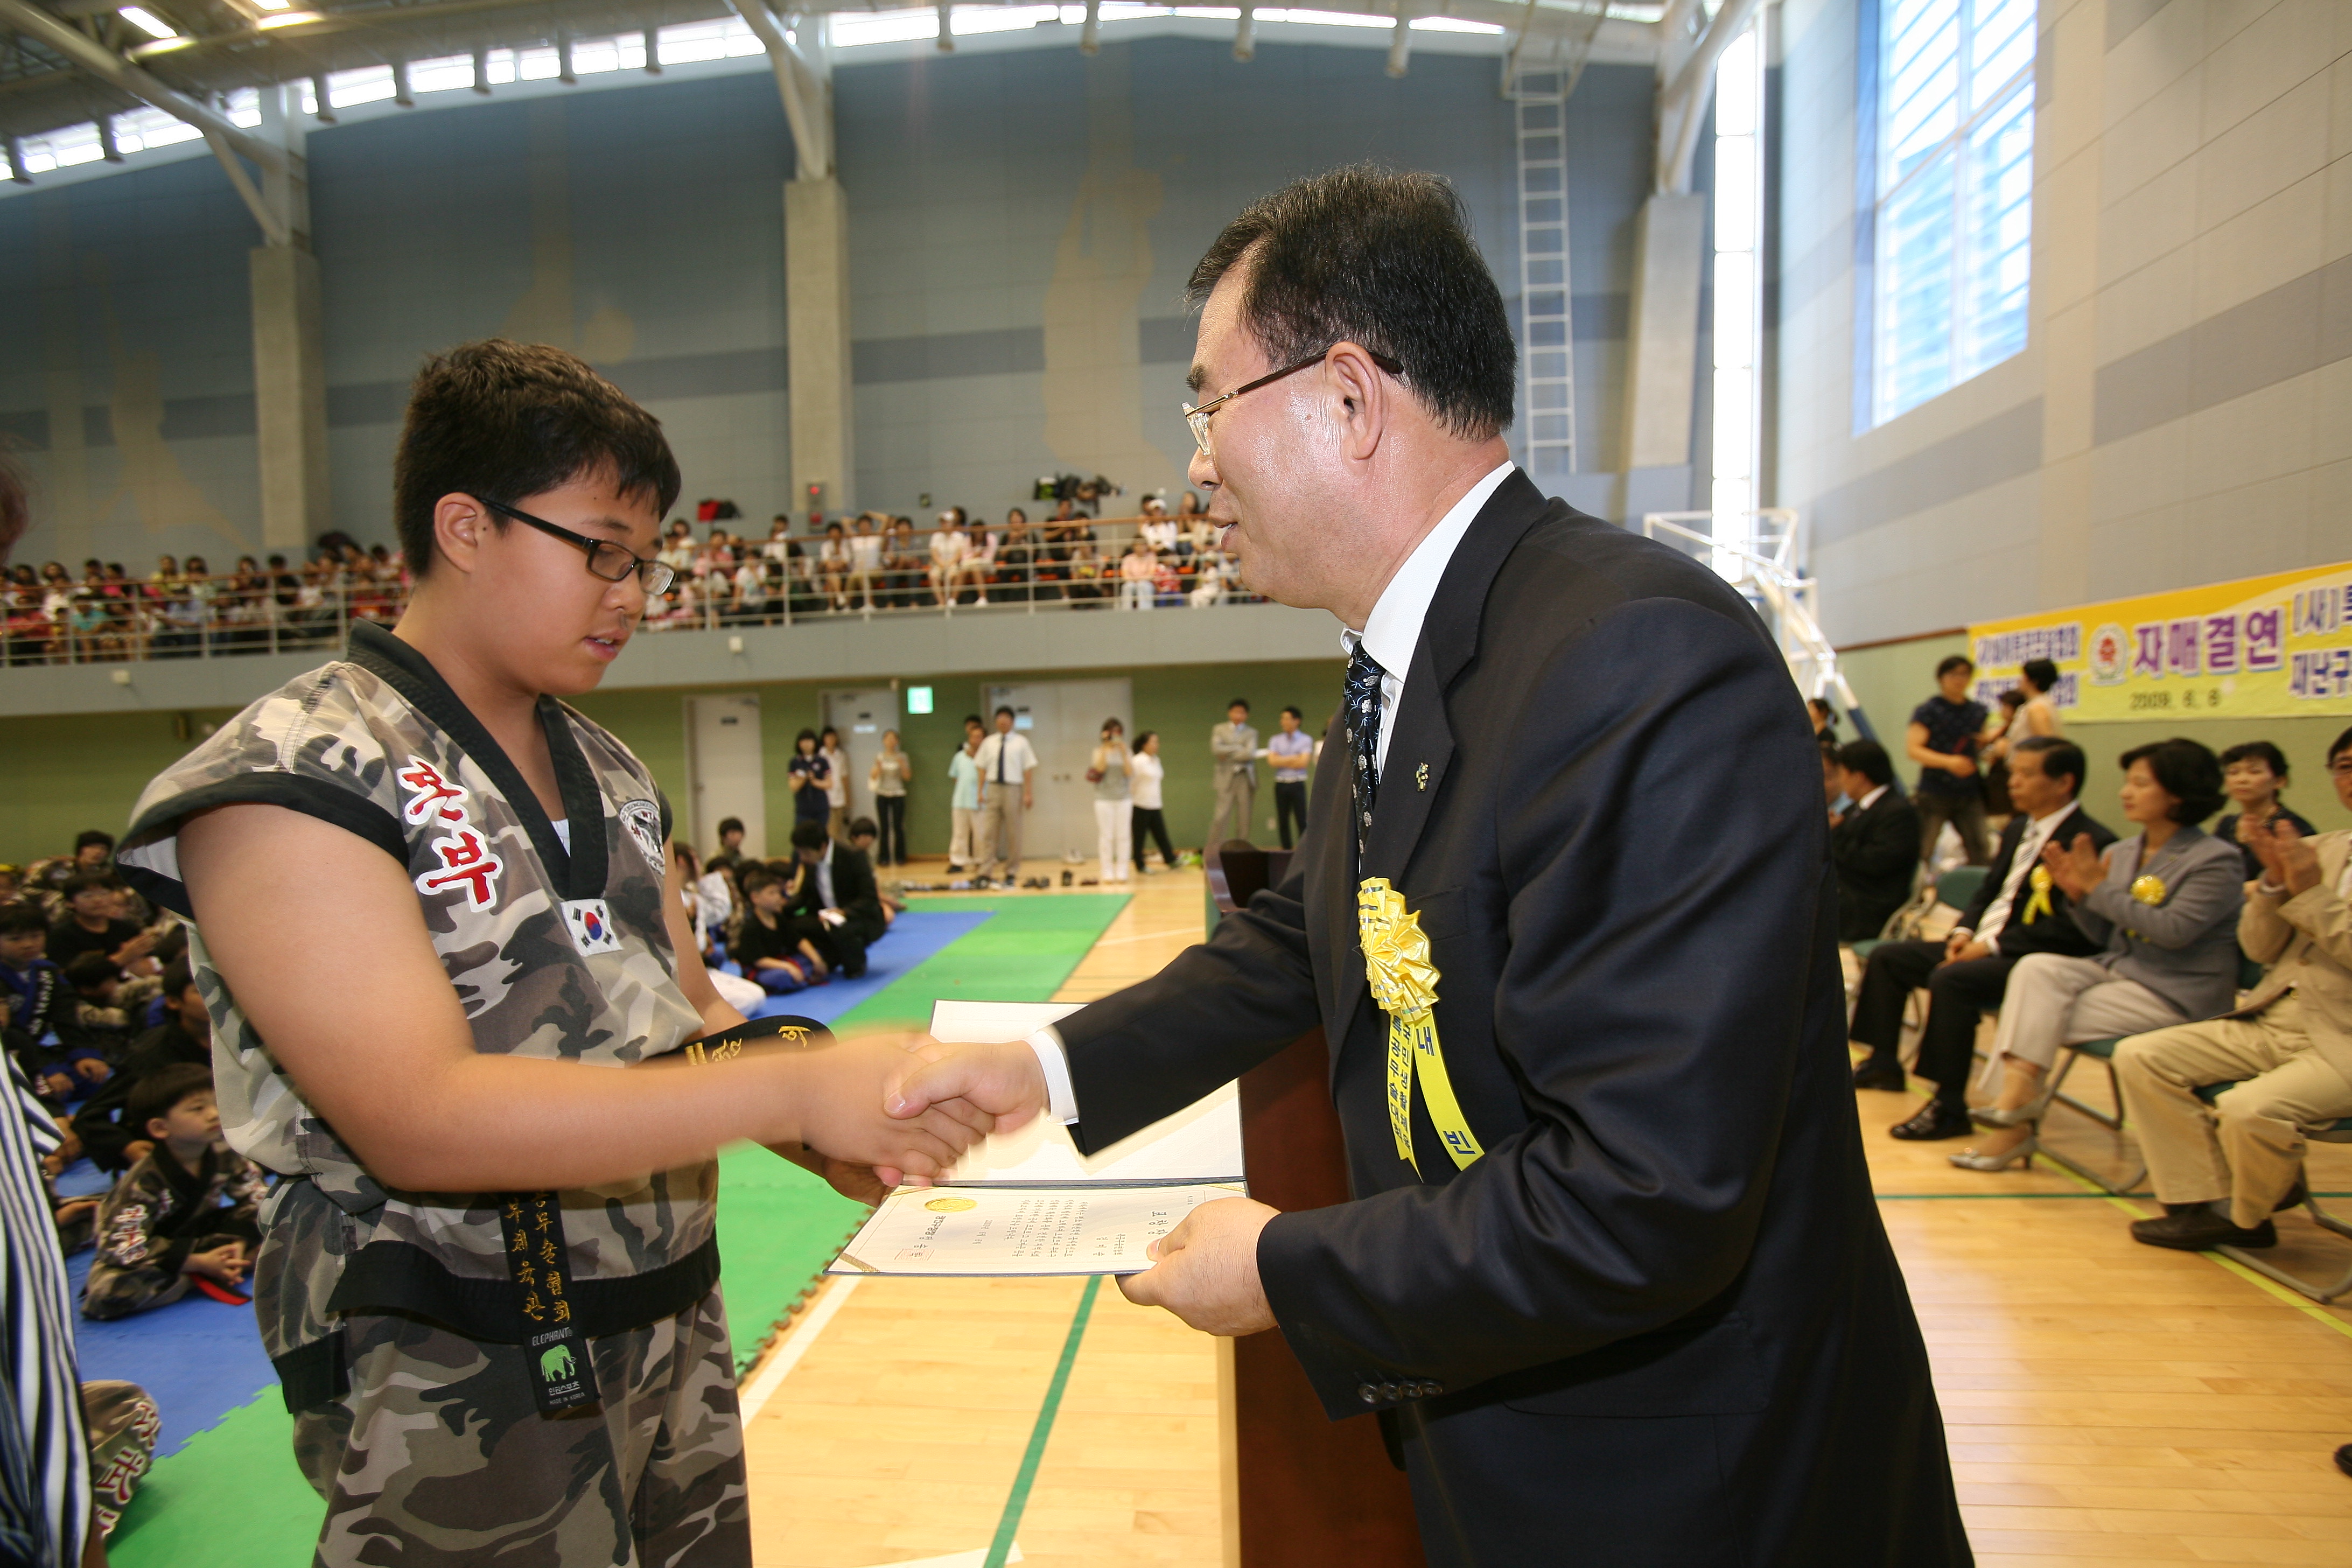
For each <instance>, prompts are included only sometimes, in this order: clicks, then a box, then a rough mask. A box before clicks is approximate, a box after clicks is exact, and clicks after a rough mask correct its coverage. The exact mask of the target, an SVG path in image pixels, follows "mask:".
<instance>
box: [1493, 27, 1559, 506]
mask: <svg viewBox="0 0 2352 1568" xmlns="http://www.w3.org/2000/svg"><path fill="white" fill-rule="evenodd" d="M1572 82H1573V76H1572V73H1571V72H1570V69H1569V68H1568V67H1567V66H1565V65H1561V64H1547V65H1543V66H1523V65H1517V64H1514V65H1513V66H1512V67H1511V68H1509V76H1508V78H1507V80H1506V82H1505V91H1504V96H1505V97H1506V98H1507V99H1508V100H1509V101H1510V105H1511V121H1512V131H1513V133H1514V136H1515V138H1516V140H1517V143H1518V163H1519V170H1518V174H1519V183H1518V202H1519V212H1518V218H1519V223H1518V228H1519V363H1520V369H1521V373H1522V375H1523V377H1524V396H1525V398H1526V402H1525V403H1524V405H1522V406H1521V408H1520V410H1519V426H1520V429H1521V430H1522V431H1523V432H1524V433H1525V442H1526V458H1527V465H1528V471H1529V472H1530V473H1531V474H1532V475H1533V476H1534V478H1535V480H1536V482H1537V484H1538V486H1541V485H1544V484H1545V483H1546V481H1548V480H1555V479H1560V478H1562V477H1564V476H1566V475H1569V474H1572V473H1574V472H1576V323H1575V321H1574V320H1573V317H1572V314H1571V307H1570V297H1571V296H1570V288H1569V260H1568V89H1569V88H1570V86H1571V85H1572Z"/></svg>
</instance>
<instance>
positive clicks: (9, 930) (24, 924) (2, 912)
mask: <svg viewBox="0 0 2352 1568" xmlns="http://www.w3.org/2000/svg"><path fill="white" fill-rule="evenodd" d="M34 931H39V932H40V933H41V934H42V935H43V936H47V934H48V932H49V917H48V916H47V915H45V914H43V913H42V912H41V906H40V905H38V904H37V903H35V902H33V900H30V899H18V900H16V901H15V902H14V903H6V904H0V936H26V935H29V934H30V933H31V932H34Z"/></svg>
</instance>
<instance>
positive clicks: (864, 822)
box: [849, 816, 882, 838]
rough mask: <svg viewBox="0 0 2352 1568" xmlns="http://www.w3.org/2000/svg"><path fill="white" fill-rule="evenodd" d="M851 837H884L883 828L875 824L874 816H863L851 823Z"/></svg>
mask: <svg viewBox="0 0 2352 1568" xmlns="http://www.w3.org/2000/svg"><path fill="white" fill-rule="evenodd" d="M849 837H852V838H879V837H882V830H881V829H880V828H878V827H877V826H874V819H873V818H872V817H870V816H861V817H858V818H857V819H856V821H854V822H852V823H851V824H850V825H849Z"/></svg>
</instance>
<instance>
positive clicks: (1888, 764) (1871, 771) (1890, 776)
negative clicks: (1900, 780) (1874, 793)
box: [1837, 741, 1895, 784]
mask: <svg viewBox="0 0 2352 1568" xmlns="http://www.w3.org/2000/svg"><path fill="white" fill-rule="evenodd" d="M1837 760H1838V766H1840V767H1842V768H1843V769H1844V770H1845V771H1846V772H1848V773H1860V774H1861V775H1862V776H1863V777H1864V778H1866V779H1868V780H1869V781H1870V782H1871V783H1872V784H1893V783H1894V782H1895V763H1894V760H1893V759H1892V758H1890V757H1888V756H1887V754H1886V748H1885V747H1884V746H1882V745H1880V744H1879V743H1878V742H1875V741H1848V742H1846V743H1845V744H1844V745H1843V746H1840V747H1839V748H1838V753H1837Z"/></svg>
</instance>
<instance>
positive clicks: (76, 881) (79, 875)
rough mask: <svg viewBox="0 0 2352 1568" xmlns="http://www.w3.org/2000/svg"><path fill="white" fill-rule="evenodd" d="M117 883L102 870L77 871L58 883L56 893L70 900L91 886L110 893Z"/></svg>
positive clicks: (85, 891)
mask: <svg viewBox="0 0 2352 1568" xmlns="http://www.w3.org/2000/svg"><path fill="white" fill-rule="evenodd" d="M117 885H118V884H117V883H116V882H115V880H114V879H113V878H111V877H110V876H108V875H107V874H106V873H105V872H103V871H77V872H75V873H74V874H73V875H72V876H70V877H68V878H67V879H65V880H64V881H63V882H60V883H59V884H58V895H59V896H60V897H62V898H64V899H66V900H73V899H75V898H77V897H79V895H81V894H83V893H87V892H89V890H90V889H92V888H97V889H100V890H102V891H105V892H112V891H113V890H114V889H115V888H116V887H117Z"/></svg>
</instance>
